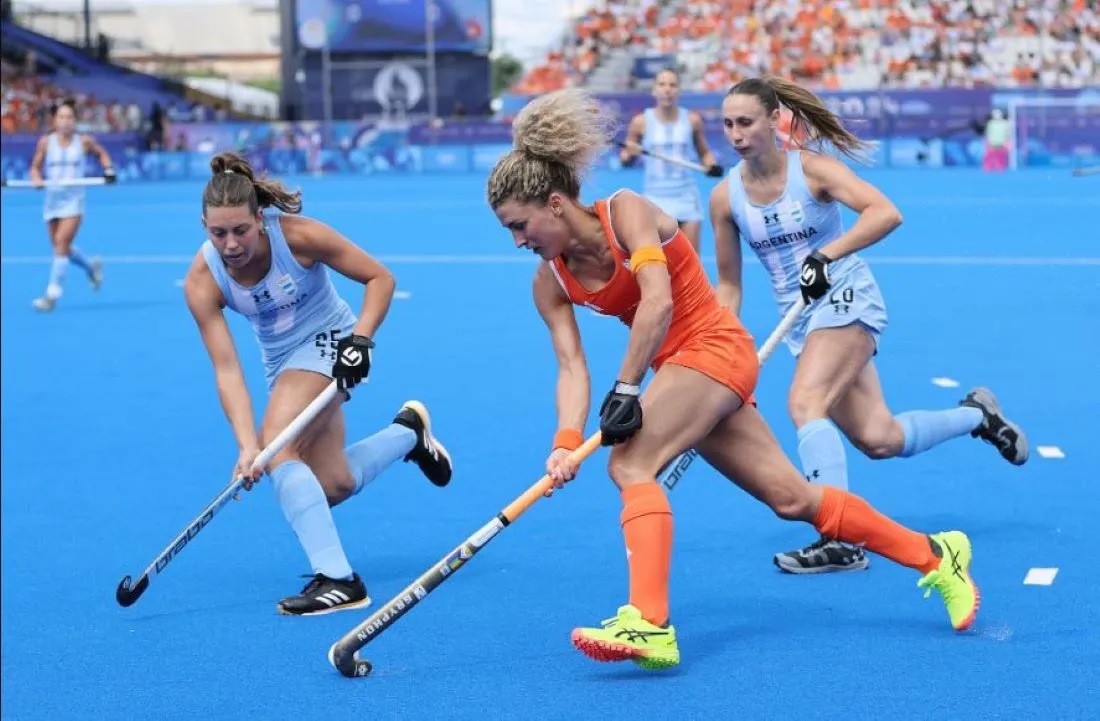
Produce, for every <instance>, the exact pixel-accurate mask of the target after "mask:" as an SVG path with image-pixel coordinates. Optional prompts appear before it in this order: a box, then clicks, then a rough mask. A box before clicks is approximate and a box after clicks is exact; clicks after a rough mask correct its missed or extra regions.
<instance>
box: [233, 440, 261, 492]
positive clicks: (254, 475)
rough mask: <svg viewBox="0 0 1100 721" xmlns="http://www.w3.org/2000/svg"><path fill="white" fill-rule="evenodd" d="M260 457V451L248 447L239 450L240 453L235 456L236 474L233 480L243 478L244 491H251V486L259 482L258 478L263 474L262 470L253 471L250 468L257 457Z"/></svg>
mask: <svg viewBox="0 0 1100 721" xmlns="http://www.w3.org/2000/svg"><path fill="white" fill-rule="evenodd" d="M259 455H260V449H259V448H257V447H255V446H248V447H246V448H242V449H241V453H240V455H239V456H237V472H236V475H235V478H240V477H242V476H243V477H244V479H245V480H244V489H245V490H246V491H251V490H252V486H254V485H256V483H257V482H259V480H260V477H261V476H263V474H264V472H263V469H262V468H257V469H255V471H253V468H252V466H253V465H254V464H255V463H256V458H257V456H259Z"/></svg>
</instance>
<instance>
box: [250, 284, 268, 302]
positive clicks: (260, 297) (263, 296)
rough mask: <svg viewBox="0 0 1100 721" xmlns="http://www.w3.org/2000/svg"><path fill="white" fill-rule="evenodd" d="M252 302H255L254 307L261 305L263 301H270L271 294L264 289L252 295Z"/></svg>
mask: <svg viewBox="0 0 1100 721" xmlns="http://www.w3.org/2000/svg"><path fill="white" fill-rule="evenodd" d="M252 300H253V301H255V303H256V305H259V304H260V303H263V302H264V301H265V300H271V292H270V291H268V290H267V289H266V288H265V289H264V290H261V291H260V292H259V293H253V294H252Z"/></svg>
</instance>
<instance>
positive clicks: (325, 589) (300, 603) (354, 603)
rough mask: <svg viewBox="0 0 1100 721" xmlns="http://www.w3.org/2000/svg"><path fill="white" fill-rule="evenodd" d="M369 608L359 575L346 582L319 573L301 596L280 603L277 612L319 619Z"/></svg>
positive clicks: (364, 587)
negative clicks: (351, 610)
mask: <svg viewBox="0 0 1100 721" xmlns="http://www.w3.org/2000/svg"><path fill="white" fill-rule="evenodd" d="M369 605H370V596H368V595H367V587H366V586H365V585H363V579H361V578H359V574H358V573H356V574H353V575H352V577H351V580H349V581H343V580H340V579H338V578H329V577H328V576H326V575H325V574H323V573H318V574H317V575H315V576H314V577H313V579H312V580H311V581H310V582H309V583H307V584H306V587H305V588H303V589H302V592H301V593H300V594H298V595H297V596H288V597H287V598H284V599H283V600H282V601H279V603H278V605H277V606H276V609H277V610H278V611H279V613H281V614H283V615H284V616H320V615H322V614H325V613H335V612H336V611H347V610H348V609H352V608H366V607H367V606H369Z"/></svg>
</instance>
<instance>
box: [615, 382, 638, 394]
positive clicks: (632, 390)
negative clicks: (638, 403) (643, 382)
mask: <svg viewBox="0 0 1100 721" xmlns="http://www.w3.org/2000/svg"><path fill="white" fill-rule="evenodd" d="M615 393H620V394H622V395H624V396H639V395H641V394H642V387H641V386H639V385H635V384H634V383H624V382H622V381H615Z"/></svg>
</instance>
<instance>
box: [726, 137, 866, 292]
mask: <svg viewBox="0 0 1100 721" xmlns="http://www.w3.org/2000/svg"><path fill="white" fill-rule="evenodd" d="M729 201H730V210H731V212H732V215H733V220H734V222H735V223H736V224H737V230H738V232H739V234H740V236H741V239H742V240H743V241H744V243H745V244H746V245H748V246H749V247H750V248H751V249H752V250H753V252H754V253H756V257H757V258H759V260H760V263H761V265H763V266H764V270H765V271H767V273H768V276H769V277H770V279H771V283H772V291H773V293H774V294H775V298H776V300H777V301H778V302H779V304H780V306H786V305H788V304H790V303H793V302H794V301H795V300H796V299H797V298H798V297H799V296H800V291H799V275H800V273H801V270H802V262H803V261H804V260H805V259H806V256H808V255H809V254H810V253H812V252H813V251H814V250H817V249H818V248H821V247H822V246H824V245H827V244H828V243H830V242H832V241H833V240H836V239H837V238H838V237H840V235H841V234H843V233H844V222H843V219H842V218H841V216H840V206H839V205H838V204H837V203H835V202H832V203H821V202H820V201H818V200H817V198H815V197H814V196H813V193H811V192H810V188H809V185H808V184H807V183H806V176H805V174H804V173H803V172H802V156H801V152H800V151H797V150H794V151H791V152H789V153H787V185H786V188H785V189H784V191H783V194H782V195H780V196H779V198H778V199H777V200H776V201H774V202H772V203H770V204H768V205H757V204H755V203H753V202H752V201H750V200H749V198H748V195H747V194H746V193H745V186H744V183H743V181H742V179H741V166H740V164H738V165H736V166H734V167H733V168H732V169H731V170H730V173H729ZM861 265H863V261H862V260H860V259H859V258H858V257H856V256H855V255H854V254H853V255H849V256H846V257H844V258H841V259H840V260H838V261H836V262H834V263H831V264H830V265H829V273H830V276H831V277H832V278H833V282H834V283H835V282H837V281H838V280H839V279H841V278H842V277H843V276H844V275H845V274H846V273H850V272H852V271H854V270H855V269H857V268H858V267H859V266H861Z"/></svg>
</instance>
